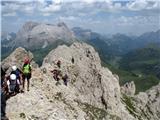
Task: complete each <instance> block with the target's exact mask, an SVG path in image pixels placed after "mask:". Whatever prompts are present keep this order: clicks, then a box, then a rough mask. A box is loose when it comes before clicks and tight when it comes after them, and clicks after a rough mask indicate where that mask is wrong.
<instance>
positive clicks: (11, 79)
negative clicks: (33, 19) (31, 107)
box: [1, 58, 74, 120]
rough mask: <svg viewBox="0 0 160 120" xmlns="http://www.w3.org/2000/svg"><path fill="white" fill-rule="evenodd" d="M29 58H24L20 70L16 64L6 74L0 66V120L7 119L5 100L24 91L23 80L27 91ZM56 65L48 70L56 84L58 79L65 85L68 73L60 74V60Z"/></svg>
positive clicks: (29, 71) (29, 67) (29, 73)
mask: <svg viewBox="0 0 160 120" xmlns="http://www.w3.org/2000/svg"><path fill="white" fill-rule="evenodd" d="M30 62H31V61H30V60H29V58H25V60H24V64H23V67H22V70H20V69H19V68H18V67H17V66H16V65H13V66H11V69H12V70H11V72H9V74H6V71H7V70H4V69H3V68H2V67H1V120H8V119H7V117H6V113H5V108H6V100H7V99H8V98H10V97H11V96H14V95H16V94H17V93H23V92H25V81H26V80H27V91H29V86H30V79H31V76H32V74H31V73H32V68H31V65H30ZM72 63H74V59H73V58H72ZM56 66H57V67H58V68H55V69H54V70H52V71H50V72H51V73H53V78H54V80H56V81H57V82H56V85H59V84H60V82H59V81H60V79H62V80H63V82H64V85H66V86H67V82H68V75H67V74H64V75H62V72H61V70H60V68H61V61H60V60H58V61H57V62H56Z"/></svg>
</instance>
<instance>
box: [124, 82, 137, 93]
mask: <svg viewBox="0 0 160 120" xmlns="http://www.w3.org/2000/svg"><path fill="white" fill-rule="evenodd" d="M121 92H122V93H123V94H126V95H129V96H133V95H134V94H135V92H136V86H135V84H134V82H133V81H132V82H130V83H128V82H127V83H125V84H124V85H123V86H122V87H121Z"/></svg>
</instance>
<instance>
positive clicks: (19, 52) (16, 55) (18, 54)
mask: <svg viewBox="0 0 160 120" xmlns="http://www.w3.org/2000/svg"><path fill="white" fill-rule="evenodd" d="M26 57H28V58H29V59H30V60H32V59H33V54H32V53H31V52H30V51H26V50H25V49H24V48H22V47H19V48H17V49H16V50H15V51H14V52H13V53H12V54H11V55H10V56H8V57H7V58H6V59H4V60H3V61H2V63H1V65H2V67H3V69H5V70H7V73H9V72H10V71H11V66H13V65H16V66H17V67H18V68H19V69H22V66H23V62H24V59H25V58H26ZM31 65H32V67H34V68H37V67H38V65H37V64H36V63H35V62H34V61H33V60H32V61H31Z"/></svg>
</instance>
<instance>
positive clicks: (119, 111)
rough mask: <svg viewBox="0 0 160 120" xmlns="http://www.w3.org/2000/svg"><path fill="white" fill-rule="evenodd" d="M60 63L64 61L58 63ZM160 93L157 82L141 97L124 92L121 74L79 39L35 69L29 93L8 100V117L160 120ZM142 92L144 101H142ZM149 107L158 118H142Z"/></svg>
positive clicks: (14, 119)
mask: <svg viewBox="0 0 160 120" xmlns="http://www.w3.org/2000/svg"><path fill="white" fill-rule="evenodd" d="M26 54H27V52H25V50H24V49H23V48H18V49H16V50H15V51H14V52H13V53H12V54H11V55H10V56H9V57H8V58H6V60H4V61H3V62H2V63H3V64H2V65H5V64H7V63H13V61H17V62H16V63H17V64H21V59H22V58H21V57H19V56H24V55H26ZM13 58H14V59H13ZM31 58H32V57H31ZM58 61H61V64H60V67H58V66H57V62H58ZM14 63H15V62H14ZM52 70H58V71H60V76H64V75H65V74H67V76H68V83H67V85H65V84H64V81H63V80H62V78H61V77H60V81H59V84H57V81H56V80H55V79H54V78H53V74H52V73H51V71H52ZM129 86H134V84H133V83H132V84H131V85H129ZM131 88H132V87H131ZM158 91H159V86H156V87H154V88H152V89H151V90H149V91H147V92H146V93H143V94H142V95H141V94H140V95H135V96H134V95H133V96H128V95H126V94H125V93H123V94H121V91H120V85H119V78H118V76H117V75H113V74H112V72H111V71H110V70H109V69H108V68H104V67H102V66H101V61H100V58H99V55H98V53H97V52H96V51H95V50H94V48H93V47H92V46H90V45H88V44H85V43H78V42H76V43H73V44H72V45H71V46H66V45H62V46H58V47H57V48H56V49H54V50H52V51H51V52H50V53H49V54H48V55H47V56H46V57H45V58H44V61H43V64H42V66H41V67H40V68H38V67H34V68H33V73H32V79H31V88H30V91H29V92H25V93H22V94H18V95H16V96H14V97H12V98H10V99H9V100H8V101H7V115H8V117H9V118H10V119H12V120H17V119H42V120H44V119H46V120H59V119H67V120H71V119H76V120H83V119H84V120H90V119H97V120H101V119H102V120H117V119H123V120H138V119H148V118H150V119H151V120H152V119H157V118H158V117H157V113H158V112H159V111H160V110H159V108H160V107H159V108H158V107H156V105H158V104H159V100H158V99H159V92H158ZM139 96H144V97H145V98H146V99H145V100H144V101H143V100H142V99H139V98H141V97H139ZM154 100H156V101H154ZM157 101H158V102H157ZM136 103H138V104H137V105H136ZM146 106H149V108H147V107H146ZM151 106H153V109H151ZM136 107H137V108H136ZM145 109H146V111H147V112H150V111H149V110H151V112H150V113H152V112H153V114H154V115H155V116H154V115H152V114H150V113H148V114H147V115H146V116H145V114H144V115H143V116H142V117H140V116H141V114H142V113H143V111H142V110H145ZM138 111H139V112H138Z"/></svg>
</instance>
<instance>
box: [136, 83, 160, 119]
mask: <svg viewBox="0 0 160 120" xmlns="http://www.w3.org/2000/svg"><path fill="white" fill-rule="evenodd" d="M134 104H135V106H136V108H138V109H137V111H140V113H141V116H143V117H144V118H145V119H150V120H159V119H160V83H159V84H158V85H156V86H154V87H152V88H151V89H149V90H148V91H146V92H145V93H143V92H141V93H139V94H138V95H136V96H135V103H134ZM139 116H140V115H139Z"/></svg>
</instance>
